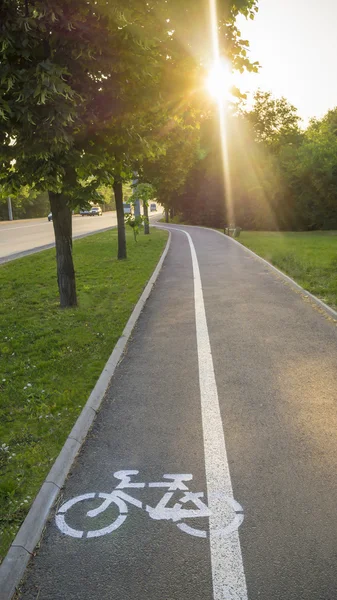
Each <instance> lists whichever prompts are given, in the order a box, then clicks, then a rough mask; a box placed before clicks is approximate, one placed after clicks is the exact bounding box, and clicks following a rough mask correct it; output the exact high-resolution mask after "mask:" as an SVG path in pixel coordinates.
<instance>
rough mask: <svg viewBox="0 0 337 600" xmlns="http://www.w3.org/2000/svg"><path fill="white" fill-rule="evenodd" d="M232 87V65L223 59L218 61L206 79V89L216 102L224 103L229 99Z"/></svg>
mask: <svg viewBox="0 0 337 600" xmlns="http://www.w3.org/2000/svg"><path fill="white" fill-rule="evenodd" d="M232 85H233V82H232V73H231V69H230V65H229V64H228V63H227V62H226V61H225V60H223V59H220V60H218V61H216V62H215V63H214V64H213V66H212V67H211V69H210V71H209V73H208V76H207V78H206V88H207V90H208V92H209V93H210V94H211V96H213V98H215V99H216V100H222V101H223V100H225V99H226V98H228V96H229V93H230V88H231V87H232Z"/></svg>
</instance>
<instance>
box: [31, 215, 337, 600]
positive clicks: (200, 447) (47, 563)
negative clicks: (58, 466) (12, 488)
mask: <svg viewBox="0 0 337 600" xmlns="http://www.w3.org/2000/svg"><path fill="white" fill-rule="evenodd" d="M171 229H172V245H171V248H170V251H169V253H168V255H167V257H166V260H165V262H164V266H163V270H162V272H161V274H160V276H159V278H158V280H157V283H156V286H155V288H154V290H153V292H152V294H151V296H150V298H149V300H148V302H147V304H146V306H145V308H144V311H143V313H142V315H141V317H140V319H139V321H138V324H137V326H136V329H135V331H134V335H133V339H132V340H131V342H130V343H129V346H128V349H127V352H126V356H125V358H124V359H123V361H122V362H121V364H120V365H119V367H118V369H117V371H116V373H115V376H114V378H113V380H112V382H111V386H110V388H109V391H108V394H107V398H106V400H105V402H104V405H103V408H102V410H101V411H100V413H99V414H98V416H97V420H96V422H95V425H94V427H93V429H92V431H91V434H90V435H89V437H88V439H87V441H86V442H85V444H84V446H83V448H82V451H81V453H80V455H79V457H78V459H77V461H76V464H75V465H74V467H73V470H72V473H71V475H70V477H69V478H68V480H67V483H66V485H65V488H64V490H63V495H62V498H61V499H60V502H59V507H60V506H61V505H62V503H63V502H65V501H67V500H70V499H71V498H74V497H76V496H79V495H81V494H85V493H89V492H106V493H109V492H110V491H112V489H113V488H114V487H115V486H116V485H117V484H118V483H119V480H118V479H116V478H114V477H113V473H114V472H116V471H119V470H123V469H124V470H125V469H132V470H139V475H137V476H136V477H134V478H132V480H135V481H141V482H160V481H163V474H165V473H180V474H183V473H185V474H189V473H190V474H193V480H192V481H189V482H187V485H188V487H189V489H190V491H192V492H201V491H204V492H206V488H207V483H209V482H207V481H206V473H205V457H204V445H205V439H204V438H203V431H202V415H201V408H200V389H201V383H200V382H199V374H200V373H199V371H200V363H199V364H198V352H197V340H196V323H195V306H194V288H193V276H192V261H191V251H190V247H189V241H188V238H187V237H186V235H185V234H184V233H183V232H181V231H180V232H179V231H176V229H179V227H174V228H173V227H172V228H171ZM180 229H181V228H180ZM186 231H188V233H189V234H190V235H191V238H192V240H193V244H194V246H195V249H196V255H197V260H198V263H199V268H200V275H201V280H202V285H203V298H204V302H205V309H206V316H207V324H208V331H209V338H210V343H211V351H212V352H211V353H212V357H213V363H214V371H215V378H216V383H217V388H218V396H219V404H220V411H221V420H222V425H223V428H224V433H225V439H226V447H227V455H228V462H229V468H230V474H231V479H232V485H233V491H234V497H235V498H236V500H238V501H239V502H240V504H241V505H242V506H243V509H244V515H245V518H244V521H243V524H242V525H241V527H240V529H239V536H240V542H241V550H242V557H243V566H244V570H245V575H246V580H247V596H246V597H248V599H249V600H274V599H277V600H278V599H282V600H283V599H286V600H295V599H296V600H302V599H303V600H334V599H335V598H336V595H337V594H336V590H337V568H336V567H337V556H336V548H337V519H336V512H337V511H336V497H337V495H336V492H337V469H336V467H337V464H336V463H337V459H336V456H337V455H336V445H337V444H336V431H337V394H336V389H337V385H336V384H337V375H336V373H337V369H336V367H337V345H336V341H337V335H336V327H335V325H334V324H333V323H332V322H331V321H329V320H328V319H327V318H326V317H325V316H324V315H322V314H321V313H320V312H319V311H318V310H317V309H315V308H314V307H312V306H311V304H309V303H307V302H305V301H304V300H303V298H302V297H301V295H300V294H298V293H296V292H294V290H293V289H291V288H289V286H288V285H286V284H285V282H284V280H282V279H281V278H280V277H278V276H277V275H276V274H275V273H273V272H271V271H270V270H269V269H268V268H267V267H266V266H265V265H264V264H263V263H261V262H260V261H258V260H257V259H255V258H253V257H251V256H250V255H249V254H247V253H246V251H245V250H244V249H243V248H242V247H239V246H238V245H236V244H233V243H232V242H231V241H230V240H228V239H226V238H225V237H222V236H220V235H219V234H216V233H214V232H212V231H209V230H202V229H191V228H186ZM199 358H200V357H199ZM206 358H207V357H206ZM123 491H124V492H126V493H128V494H129V495H130V496H132V497H133V498H138V499H141V500H142V501H143V502H144V504H145V505H146V504H148V505H151V506H155V505H156V503H157V502H159V500H160V498H162V497H163V495H164V494H165V493H166V492H167V488H158V487H157V488H150V487H148V486H146V487H145V488H134V489H124V490H123ZM182 496H183V492H179V491H177V492H175V496H174V498H175V497H176V500H177V501H179V499H180V498H181V497H182ZM101 503H102V499H94V500H87V501H86V503H85V502H83V503H77V504H76V505H74V506H73V507H72V508H71V509H69V511H68V512H67V514H66V518H67V522H68V523H70V524H71V525H72V527H74V528H75V529H76V530H80V529H81V528H82V527H83V529H85V530H86V531H88V530H92V529H93V523H94V522H95V528H97V529H99V528H103V527H105V526H108V525H109V524H111V523H113V522H114V521H115V520H116V518H117V517H118V515H119V514H120V512H119V511H117V510H116V505H114V506H110V508H109V509H108V510H106V511H104V513H102V514H100V515H98V516H96V517H94V518H91V519H89V518H88V517H85V514H86V512H87V510H88V507H89V508H94V507H97V506H99V505H100V504H101ZM84 505H85V508H84ZM170 506H172V504H171V505H170ZM59 507H58V508H59ZM186 508H187V504H186ZM56 510H57V509H56ZM54 517H55V515H54V514H53V515H51V518H50V521H49V523H48V525H47V528H46V531H45V535H44V537H43V539H42V541H41V546H40V548H39V550H38V552H37V554H36V556H35V557H34V559H33V560H32V561H31V564H30V566H29V569H28V571H27V575H26V579H25V583H24V585H23V587H22V593H21V596H20V597H21V598H22V599H27V600H28V599H29V600H31V599H33V598H34V599H35V598H36V597H37V596H38V598H39V600H44V599H45V600H46V599H48V600H49V599H50V600H54V599H55V600H58V599H61V598H62V599H64V598H66V599H71V600H72V599H77V598H81V599H82V598H83V599H86V598H91V599H93V598H99V599H103V600H104V599H109V600H110V599H112V598H113V599H116V600H122V599H123V600H127V599H129V598H130V599H132V600H134V599H142V600H143V599H144V600H145V599H146V600H147V599H150V598H153V599H155V600H176V599H178V598H179V600H180V599H184V600H185V599H186V600H190V599H192V598H193V599H194V600H195V599H197V600H198V599H200V600H201V599H202V600H211V599H212V598H214V599H215V600H245V597H244V594H243V595H242V594H241V592H240V593H238V592H237V589H238V588H235V586H234V587H233V588H232V589H231V590H229V589H227V591H226V592H223V593H221V592H220V594H219V591H217V592H216V593H217V596H215V592H214V590H216V589H217V587H216V584H215V583H214V575H216V574H214V571H213V572H212V569H211V553H210V544H209V540H208V539H207V538H203V537H195V536H194V535H189V534H188V533H186V532H184V531H182V530H180V529H179V528H178V527H177V523H174V522H172V521H168V520H154V519H151V518H150V517H149V514H148V513H147V512H146V511H145V510H142V509H140V508H138V507H137V506H134V505H131V504H128V514H127V518H126V519H125V520H124V522H123V523H122V525H121V526H120V527H118V529H116V530H115V531H112V532H111V533H109V534H107V535H103V536H101V537H96V538H91V539H89V538H88V537H84V538H82V539H78V538H74V537H70V536H68V535H65V534H64V533H61V531H60V530H59V529H58V528H57V527H56V525H55V518H54ZM88 521H89V523H88ZM186 522H187V521H186ZM188 522H189V525H191V526H192V527H193V528H195V529H197V530H200V531H204V530H206V531H207V530H208V519H207V518H202V519H193V520H189V521H188ZM90 528H91V529H90ZM212 559H214V556H212ZM213 564H215V562H214V560H213ZM217 568H218V569H220V570H221V569H222V568H223V569H226V568H228V565H225V564H221V560H220V562H219V561H218V563H217Z"/></svg>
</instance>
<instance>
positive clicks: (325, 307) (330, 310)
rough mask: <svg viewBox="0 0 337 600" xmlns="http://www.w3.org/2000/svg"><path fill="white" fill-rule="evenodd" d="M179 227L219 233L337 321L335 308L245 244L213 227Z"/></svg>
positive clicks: (163, 226)
mask: <svg viewBox="0 0 337 600" xmlns="http://www.w3.org/2000/svg"><path fill="white" fill-rule="evenodd" d="M165 225H170V224H169V223H163V225H162V224H160V225H156V227H158V228H159V227H162V228H163V229H165ZM179 227H191V228H192V229H206V230H207V231H214V233H218V234H219V235H221V236H223V237H225V238H226V239H229V240H230V241H231V242H233V243H234V244H238V246H240V248H243V249H244V250H245V251H246V252H248V253H249V254H251V255H252V256H253V257H254V258H257V259H258V260H260V261H262V262H263V263H264V264H265V265H266V266H267V267H269V269H271V270H272V271H275V273H277V274H278V275H280V276H281V277H282V279H285V281H287V282H288V283H289V284H290V285H291V286H292V287H294V288H295V289H296V290H298V291H299V292H301V293H302V294H303V295H304V296H306V297H308V298H310V299H311V300H312V301H313V302H314V303H315V304H317V305H318V306H319V307H320V308H322V309H323V310H324V311H325V312H327V313H328V315H329V317H332V318H333V320H337V311H335V310H334V309H333V308H331V306H329V305H328V304H325V302H323V300H320V299H319V298H317V297H316V296H314V295H313V294H311V293H310V292H308V291H307V290H305V289H304V288H303V287H302V286H300V285H299V284H298V283H296V281H294V280H293V279H292V278H291V277H289V275H286V274H285V273H283V272H282V271H280V270H279V269H278V268H277V267H274V265H272V264H271V263H270V262H268V261H267V260H266V259H265V258H262V256H259V255H258V254H256V253H255V252H253V250H250V248H247V247H246V246H244V245H243V244H240V242H238V241H237V240H235V239H233V238H232V237H229V236H228V235H225V234H224V233H222V232H221V231H218V230H217V229H213V227H202V226H201V225H180V226H178V227H176V229H178V231H179ZM166 229H167V231H169V227H166ZM171 229H174V227H171Z"/></svg>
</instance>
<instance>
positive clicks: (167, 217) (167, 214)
mask: <svg viewBox="0 0 337 600" xmlns="http://www.w3.org/2000/svg"><path fill="white" fill-rule="evenodd" d="M169 222H170V220H169V211H168V208H165V223H169Z"/></svg>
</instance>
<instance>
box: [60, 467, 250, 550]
mask: <svg viewBox="0 0 337 600" xmlns="http://www.w3.org/2000/svg"><path fill="white" fill-rule="evenodd" d="M138 473H139V471H135V470H133V469H132V470H130V469H127V470H123V471H116V472H115V473H114V477H115V478H116V479H119V480H120V483H119V484H118V485H116V487H115V489H114V490H112V492H110V493H109V494H105V493H96V492H90V493H89V494H82V495H81V496H76V497H75V498H71V499H70V500H67V502H65V503H64V504H63V505H62V506H61V508H60V509H59V510H58V512H57V515H56V517H55V521H56V525H57V527H58V528H59V529H60V531H61V532H62V533H64V534H65V535H69V536H71V537H75V538H83V537H84V538H85V539H88V538H93V537H101V536H102V535H106V534H109V533H112V532H113V531H115V530H116V529H118V528H119V527H120V526H121V525H123V523H124V521H125V519H126V515H127V513H128V506H127V503H129V504H132V505H134V506H136V507H137V508H140V509H145V510H146V512H147V513H148V515H149V517H150V518H151V519H153V520H154V521H172V522H173V523H176V525H177V527H178V528H179V529H180V530H181V531H183V532H184V533H187V534H189V535H193V536H195V537H199V538H206V537H207V532H206V531H204V530H202V529H196V528H195V527H191V526H189V525H187V524H186V523H180V522H179V521H182V520H183V519H196V518H202V517H210V510H209V508H208V507H207V506H206V504H205V503H204V502H203V500H202V499H203V497H204V493H203V492H190V491H189V488H188V486H187V485H186V482H187V481H191V480H192V479H193V475H192V474H191V473H165V474H164V475H163V479H164V480H165V481H154V482H150V483H148V484H145V483H143V482H134V481H131V477H133V476H135V475H138ZM146 485H148V487H149V488H157V489H161V488H167V490H168V491H167V492H166V493H164V496H163V497H162V498H161V499H160V500H159V502H158V503H157V505H156V506H149V505H144V506H143V503H142V502H141V501H140V500H138V498H134V497H133V496H131V495H130V494H126V493H125V492H123V491H122V490H124V489H135V488H138V489H139V488H141V489H144V487H146ZM177 491H178V492H184V493H183V494H182V495H181V496H180V498H179V501H178V502H175V503H174V504H173V506H169V505H170V504H171V505H172V503H173V502H174V501H173V500H172V498H173V496H174V494H175V492H177ZM96 498H101V499H104V502H103V503H101V504H100V505H99V506H97V507H96V508H94V509H91V510H89V511H88V512H87V513H86V516H87V517H97V516H98V515H100V514H101V513H103V512H104V511H105V510H106V509H108V508H109V506H110V505H111V504H116V505H117V507H118V509H119V513H120V514H119V515H118V517H117V518H116V520H115V521H114V522H113V523H111V524H110V525H108V526H107V527H103V528H101V529H95V530H93V531H92V530H90V531H87V532H85V531H83V530H78V529H73V528H72V527H70V525H69V524H68V523H67V522H66V519H65V515H66V513H67V512H68V510H69V509H71V508H72V507H73V506H75V505H76V504H79V503H81V502H83V501H86V500H93V499H96ZM221 499H222V503H225V502H227V503H228V506H229V507H231V508H232V515H231V518H232V521H231V522H230V523H229V524H227V526H226V527H225V528H222V529H221V530H219V531H217V535H220V536H222V537H223V536H224V535H230V534H231V533H232V531H233V530H234V529H236V528H238V527H239V526H240V525H241V523H242V521H243V513H242V507H241V506H240V504H239V503H238V502H236V500H234V499H233V498H231V497H228V498H225V497H222V498H221ZM185 504H188V505H189V504H194V506H195V507H196V508H195V509H191V508H187V509H186V508H185V509H184V508H183V505H185ZM123 515H124V516H123ZM70 518H71V516H70Z"/></svg>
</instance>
